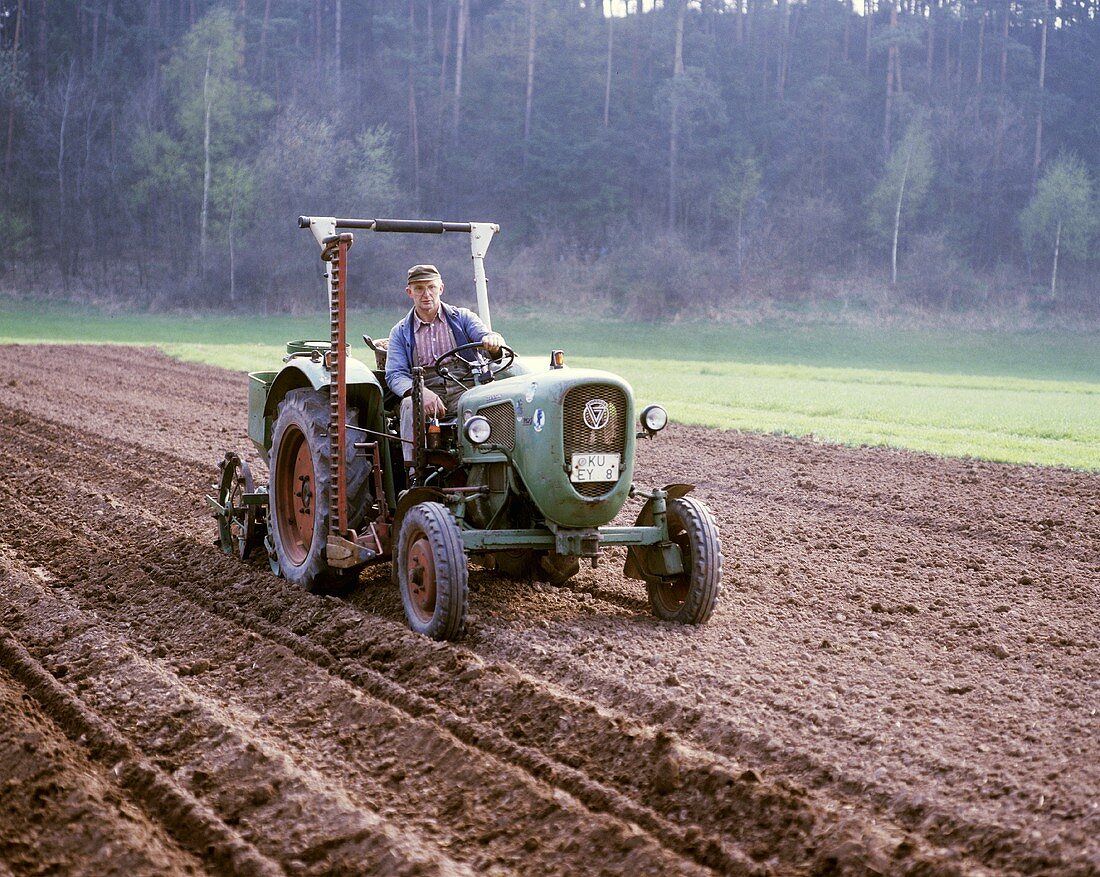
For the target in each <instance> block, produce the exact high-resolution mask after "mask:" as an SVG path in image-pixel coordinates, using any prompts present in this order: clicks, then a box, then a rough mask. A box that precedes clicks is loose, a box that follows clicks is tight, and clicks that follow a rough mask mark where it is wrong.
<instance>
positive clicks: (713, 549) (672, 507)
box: [647, 497, 722, 624]
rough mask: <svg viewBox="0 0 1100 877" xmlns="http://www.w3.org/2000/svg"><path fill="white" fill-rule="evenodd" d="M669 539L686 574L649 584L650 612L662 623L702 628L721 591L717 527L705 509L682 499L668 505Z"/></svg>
mask: <svg viewBox="0 0 1100 877" xmlns="http://www.w3.org/2000/svg"><path fill="white" fill-rule="evenodd" d="M668 536H669V539H671V540H672V541H673V542H675V543H676V544H677V545H679V546H680V554H681V557H682V558H683V565H684V571H683V572H682V573H680V574H679V575H677V576H672V577H671V578H668V579H661V580H657V581H653V582H650V583H649V584H648V586H647V589H648V592H649V605H650V608H651V609H652V610H653V614H654V615H656V616H657V617H658V618H660V619H661V620H662V621H676V622H679V623H680V624H703V623H704V622H706V620H707V619H708V618H710V615H711V613H712V612H713V611H714V607H715V604H717V602H718V593H719V591H720V590H721V588H722V543H721V542H720V541H719V537H718V525H717V524H716V523H715V521H714V516H713V515H712V514H711V513H710V509H708V508H707V507H706V506H705V505H703V504H702V503H701V502H698V501H697V500H694V499H689V498H687V497H681V498H680V499H674V500H671V501H670V502H669V504H668Z"/></svg>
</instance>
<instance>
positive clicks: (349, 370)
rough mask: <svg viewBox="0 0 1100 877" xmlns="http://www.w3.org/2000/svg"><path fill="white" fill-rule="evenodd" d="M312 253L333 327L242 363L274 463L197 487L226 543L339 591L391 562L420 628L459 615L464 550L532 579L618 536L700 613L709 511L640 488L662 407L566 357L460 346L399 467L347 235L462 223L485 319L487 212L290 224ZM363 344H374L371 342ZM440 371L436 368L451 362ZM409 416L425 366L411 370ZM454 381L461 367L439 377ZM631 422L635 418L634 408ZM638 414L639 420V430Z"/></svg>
mask: <svg viewBox="0 0 1100 877" xmlns="http://www.w3.org/2000/svg"><path fill="white" fill-rule="evenodd" d="M298 223H299V226H300V227H301V228H308V229H310V230H311V231H312V232H313V235H314V237H315V238H316V239H317V242H318V244H319V245H320V247H321V259H322V261H323V263H324V265H325V278H326V284H327V287H328V294H329V306H330V329H331V332H330V338H329V339H328V340H325V341H293V342H290V343H289V344H288V345H287V353H286V356H285V357H284V365H283V367H282V368H281V369H279V370H278V371H265V372H254V373H252V374H250V375H249V400H248V402H249V405H248V434H249V438H250V439H251V440H252V442H253V443H254V444H255V446H256V448H257V449H258V451H259V453H260V455H261V456H262V458H263V459H264V461H265V462H266V463H267V465H268V469H269V472H270V483H269V484H268V485H267V487H266V489H265V488H262V487H261V488H257V486H256V484H255V483H254V481H253V478H252V474H251V472H250V470H249V468H248V465H247V463H245V462H244V461H243V460H242V459H241V457H240V456H239V455H238V454H236V453H233V452H228V453H226V455H225V458H224V459H223V460H222V461H221V464H220V468H221V474H220V479H219V483H218V484H217V485H215V487H216V490H217V495H216V496H209V497H207V501H208V502H209V504H210V505H211V506H212V508H213V510H214V516H215V518H216V520H217V521H218V527H219V538H218V542H219V543H220V545H221V547H222V549H223V550H224V551H225V552H226V553H231V554H237V555H238V556H240V557H242V558H247V557H248V556H249V555H250V554H251V553H252V552H253V551H254V550H258V549H260V548H266V551H267V556H268V559H269V561H270V563H271V567H272V570H273V571H274V572H275V573H277V574H278V575H281V576H283V577H284V578H285V579H287V580H288V581H290V582H292V583H295V584H298V585H300V586H302V587H304V588H306V589H308V590H310V591H315V592H317V591H326V590H332V589H334V588H340V587H344V588H347V587H350V586H352V585H353V584H354V583H355V582H356V581H357V580H358V573H359V570H361V569H362V568H363V567H364V566H367V565H369V564H375V563H384V562H389V563H390V565H391V567H390V568H391V571H392V574H391V577H392V579H393V580H394V582H395V583H396V585H397V586H398V587H399V588H400V591H401V599H402V602H403V604H404V608H405V614H406V617H407V618H408V623H409V626H410V627H411V628H412V629H413V630H415V631H418V632H419V633H422V634H425V635H426V636H429V637H432V638H433V639H456V638H458V637H460V636H461V635H462V633H463V630H464V628H465V621H466V614H467V608H468V603H469V599H468V586H467V575H468V561H469V559H470V558H474V559H476V560H477V561H478V562H479V563H480V564H481V565H482V566H485V567H488V568H492V569H497V570H499V571H500V572H501V573H503V574H505V575H508V576H512V577H515V578H520V579H524V580H527V581H531V580H539V581H546V582H550V583H552V584H555V585H562V584H564V583H565V582H566V581H567V580H568V579H569V578H570V577H571V576H573V575H574V574H576V573H577V572H578V570H579V564H580V560H581V559H582V558H587V559H590V560H591V562H592V564H593V565H595V564H596V562H597V559H598V558H599V556H600V553H601V551H602V550H603V549H604V548H605V547H607V546H610V545H622V546H626V548H627V558H626V566H625V570H624V572H625V575H627V576H628V577H631V578H635V579H640V580H642V581H644V582H645V583H646V587H647V590H648V595H649V603H650V606H651V607H652V610H653V613H654V614H655V615H656V616H657V617H658V618H661V619H663V620H666V621H675V622H681V623H685V624H702V623H703V622H705V621H706V620H707V619H708V618H709V617H710V615H711V613H712V612H713V611H714V607H715V604H716V602H717V599H718V594H719V591H720V590H721V582H722V551H721V545H720V542H719V535H718V527H717V525H716V524H715V521H714V517H713V516H712V514H711V512H710V510H709V509H708V508H707V507H706V506H705V505H703V504H702V503H701V502H699V501H698V500H695V499H693V498H691V497H688V496H687V494H688V493H689V492H690V491H691V490H692V486H691V485H687V484H670V485H666V486H665V487H663V488H658V489H654V490H651V491H645V490H642V489H639V488H638V487H636V486H635V484H634V452H635V444H636V441H637V439H639V438H643V437H652V436H654V435H655V434H656V433H657V432H658V431H660V430H661V429H663V428H664V426H665V424H666V422H667V415H666V413H665V411H664V409H663V408H661V407H660V406H658V405H650V406H648V407H647V408H645V409H644V410H643V411H641V412H640V414H637V413H636V411H635V402H634V394H633V391H632V390H631V388H630V385H629V384H628V383H627V382H626V381H624V380H623V379H622V378H620V377H618V376H617V375H614V374H611V373H609V372H604V371H596V370H593V369H580V368H569V367H567V366H566V365H565V362H564V354H563V353H562V351H560V350H555V351H552V352H551V354H550V360H549V363H548V365H547V366H546V367H544V368H538V369H536V368H533V367H532V366H531V365H530V363H525V362H522V361H521V360H520V359H519V357H517V356H516V354H515V352H514V351H512V350H511V349H510V348H507V347H505V348H503V349H502V350H501V352H500V354H499V355H498V357H499V358H497V359H490V358H488V357H487V356H485V355H483V352H482V351H480V350H479V351H478V352H476V353H473V354H471V353H470V351H469V350H468V349H467V348H469V347H470V345H467V346H466V347H464V348H456V349H454V350H451V351H449V352H448V353H446V354H444V355H443V356H441V357H440V358H439V359H438V360H436V363H435V368H437V369H440V370H446V369H447V361H448V360H451V359H452V358H454V357H457V356H460V355H462V354H464V353H465V354H466V356H467V358H468V359H469V360H472V362H469V364H468V371H469V374H470V376H471V377H470V378H469V379H468V384H466V385H465V386H467V388H466V389H465V392H464V393H463V395H462V396H461V398H460V399H459V402H458V406H457V414H456V416H454V417H453V418H451V419H446V420H443V421H441V422H439V423H438V424H426V423H425V422H424V419H423V418H422V417H414V418H413V422H414V435H413V439H412V441H413V454H414V465H413V467H412V469H411V471H410V470H408V469H407V468H406V466H405V465H404V463H403V456H402V449H401V442H402V439H401V437H400V434H399V430H398V422H397V409H398V404H399V401H400V400H398V399H396V398H395V397H394V396H393V394H392V393H389V391H388V390H387V387H386V383H385V372H384V371H383V366H384V359H383V357H384V351H381V350H378V349H376V353H375V359H376V361H375V363H374V366H376V367H375V368H371V367H369V366H368V365H367V364H366V363H364V362H363V361H361V360H360V359H356V358H354V357H352V356H350V355H349V353H348V343H347V338H346V328H347V325H346V324H347V319H346V293H347V267H348V251H349V248H350V247H351V244H352V241H353V235H352V232H351V230H362V231H372V232H376V233H381V232H389V233H415V234H447V235H452V234H455V233H458V234H466V235H469V240H470V243H471V256H472V258H473V264H474V285H475V290H476V294H477V302H478V313H479V316H480V317H481V319H482V321H483V322H484V323H485V325H486V327H490V328H491V322H490V315H489V300H488V292H487V287H486V280H485V267H484V259H485V253H486V251H487V249H488V247H489V243H490V242H491V241H492V238H493V235H494V234H495V233H496V232H497V231H498V230H499V228H498V226H496V225H494V224H491V223H478V222H432V221H421V220H386V219H336V218H333V217H310V216H303V217H299V220H298ZM364 340H365V341H366V342H367V343H368V344H371V346H373V343H372V342H371V341H370V339H369V338H368V337H367V336H364ZM441 373H446V372H445V371H443V372H441ZM413 374H414V382H413V390H412V396H413V409H412V410H413V411H414V412H419V411H421V410H422V409H421V405H420V402H421V398H420V397H421V393H422V392H423V380H424V378H423V370H422V369H414V372H413ZM452 379H454V380H457V378H452ZM636 418H637V420H636ZM636 423H639V424H640V431H639V430H638V428H637V427H636V426H635V424H636ZM629 497H642V498H644V499H645V504H644V506H643V507H642V510H641V513H640V514H639V515H638V518H637V521H636V522H635V524H634V526H629V527H623V526H610V521H611V520H612V519H613V518H614V517H615V516H616V515H617V514H618V513H619V511H620V510H621V509H622V507H623V505H624V503H625V502H626V500H627V499H628V498H629Z"/></svg>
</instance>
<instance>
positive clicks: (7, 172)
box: [4, 0, 23, 191]
mask: <svg viewBox="0 0 1100 877" xmlns="http://www.w3.org/2000/svg"><path fill="white" fill-rule="evenodd" d="M22 26H23V0H19V4H18V5H17V6H16V7H15V37H14V39H13V41H12V46H11V73H12V78H13V80H14V77H15V74H16V72H17V71H18V69H19V34H20V31H21V30H22ZM14 139H15V100H14V99H13V100H12V102H11V107H10V108H9V109H8V143H7V147H6V148H5V149H4V182H6V183H7V188H8V191H11V187H12V183H13V182H14V181H13V180H12V177H11V147H12V143H13V142H14Z"/></svg>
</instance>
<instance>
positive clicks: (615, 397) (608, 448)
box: [562, 384, 628, 496]
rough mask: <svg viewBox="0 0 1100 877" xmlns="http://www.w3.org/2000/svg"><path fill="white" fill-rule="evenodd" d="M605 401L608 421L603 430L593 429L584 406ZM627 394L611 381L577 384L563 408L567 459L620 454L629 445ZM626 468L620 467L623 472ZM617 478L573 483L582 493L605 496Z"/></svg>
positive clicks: (622, 461)
mask: <svg viewBox="0 0 1100 877" xmlns="http://www.w3.org/2000/svg"><path fill="white" fill-rule="evenodd" d="M601 399H602V400H603V401H604V402H606V403H607V424H606V425H605V426H604V427H603V428H602V429H592V428H591V427H590V426H589V425H588V424H586V423H585V422H584V408H585V405H587V404H588V403H589V402H592V401H596V400H601ZM626 418H627V403H626V393H624V392H623V391H622V390H621V389H620V388H619V387H616V386H614V385H611V384H585V385H583V386H580V387H574V388H573V389H571V390H570V391H569V392H568V393H566V394H565V405H564V406H563V411H562V450H563V451H564V452H565V462H566V463H568V462H569V461H570V460H572V459H573V454H619V455H620V464H621V463H625V462H626V461H625V460H621V455H622V453H623V451H624V449H625V448H626V430H627V427H628V423H627V419H626ZM621 471H622V470H621V469H620V472H621ZM615 484H616V482H613V481H589V482H584V483H581V484H573V489H574V490H575V491H577V493H579V494H581V496H602V495H603V494H605V493H610V492H611V490H612V489H613V488H614V487H615Z"/></svg>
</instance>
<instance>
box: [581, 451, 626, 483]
mask: <svg viewBox="0 0 1100 877" xmlns="http://www.w3.org/2000/svg"><path fill="white" fill-rule="evenodd" d="M569 480H570V481H575V482H578V483H580V482H587V481H618V480H619V455H618V454H574V455H573V466H572V470H571V471H570V473H569Z"/></svg>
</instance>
